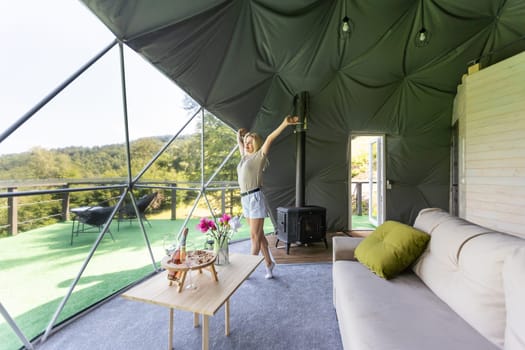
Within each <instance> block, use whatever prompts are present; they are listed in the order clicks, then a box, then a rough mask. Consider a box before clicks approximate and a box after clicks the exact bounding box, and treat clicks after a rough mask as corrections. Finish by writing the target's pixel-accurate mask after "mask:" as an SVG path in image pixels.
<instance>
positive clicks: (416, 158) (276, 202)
mask: <svg viewBox="0 0 525 350" xmlns="http://www.w3.org/2000/svg"><path fill="white" fill-rule="evenodd" d="M83 2H84V3H85V4H86V5H87V6H88V8H89V9H91V11H92V12H93V13H94V14H95V15H96V16H98V17H99V18H100V20H101V21H102V22H103V23H105V24H106V25H107V27H108V28H109V29H110V30H111V31H112V32H113V33H114V34H115V36H116V37H117V38H119V39H120V40H122V41H123V42H124V43H125V44H126V45H128V46H129V47H131V48H132V49H133V50H135V51H136V52H138V53H139V54H140V55H142V56H143V57H144V58H145V59H146V60H148V61H149V62H151V63H152V64H153V65H155V66H156V67H157V68H158V69H159V70H160V71H161V72H163V73H164V74H165V75H166V76H168V77H169V78H170V79H172V80H173V81H174V82H175V83H176V84H178V85H179V86H180V87H181V88H182V89H184V90H185V91H186V92H187V93H188V94H189V95H191V96H192V97H193V98H194V99H195V100H196V101H197V102H199V103H200V104H201V105H202V106H204V107H205V108H206V109H207V110H209V111H210V112H212V113H214V114H215V115H216V116H218V117H219V118H220V119H222V120H223V121H225V122H226V123H227V124H229V125H231V126H232V127H234V128H239V127H247V128H250V129H254V130H256V131H258V132H259V133H261V134H262V135H263V136H265V135H266V134H268V133H269V132H270V131H271V130H272V129H273V128H275V127H276V126H277V125H278V123H279V122H280V121H281V120H282V118H283V117H284V116H285V115H286V114H288V113H290V112H291V111H292V106H293V98H294V96H295V95H296V94H298V93H299V92H301V91H308V92H309V94H310V111H311V113H310V120H309V123H308V126H309V128H308V131H307V136H306V139H307V141H306V203H307V204H308V205H319V206H323V207H326V208H327V220H328V226H329V229H330V230H333V229H345V228H347V222H348V189H347V186H348V164H347V163H348V159H347V158H348V155H347V151H348V142H349V135H350V133H351V132H356V131H362V132H377V133H385V134H386V150H387V154H386V178H387V179H389V180H390V181H391V182H392V184H393V186H392V189H391V190H388V191H387V197H386V207H387V211H386V218H387V219H392V220H400V221H402V222H405V223H412V222H413V220H414V218H415V216H416V214H417V212H418V211H419V210H420V209H421V208H424V207H429V206H432V207H441V208H445V209H447V208H448V205H449V201H448V198H449V182H450V181H449V177H450V175H449V173H450V171H449V168H450V165H449V162H450V157H449V153H450V137H451V116H452V107H453V100H454V96H455V94H456V87H457V85H458V84H459V83H460V82H461V77H462V75H463V74H465V73H466V72H467V67H468V66H469V63H471V62H473V61H480V62H481V64H482V66H487V65H490V64H493V63H494V62H497V61H499V60H501V59H504V58H506V57H509V56H512V55H514V54H516V53H519V52H521V51H523V50H524V49H525V40H524V37H525V1H523V0H462V1H458V0H389V1H384V0H382V1H379V0H347V1H344V0H322V1H321V0H316V1H314V0H310V1H307V0H303V1H299V0H286V1H281V0H257V1H255V0H251V1H250V0H234V1H219V0H215V1H211V0H208V1H206V0H192V1H173V0H156V1H152V2H151V1H138V0H113V1H107V0H83ZM345 17H347V18H348V19H349V22H348V23H349V31H348V32H344V31H342V25H343V19H344V18H345ZM422 28H424V29H425V35H426V37H427V38H429V41H428V42H425V41H424V42H420V41H418V40H417V38H418V37H419V35H420V34H419V32H420V30H421V29H422ZM291 133H292V130H291V128H290V129H289V130H287V131H286V133H285V134H284V135H283V136H282V137H280V139H279V140H278V142H276V144H275V145H274V146H273V148H272V151H271V154H270V163H271V166H270V167H269V170H268V171H267V173H266V174H265V187H266V193H267V195H268V199H269V202H270V205H271V207H272V208H273V210H275V208H276V207H278V206H288V205H293V203H294V198H295V138H294V137H293V136H292V135H291Z"/></svg>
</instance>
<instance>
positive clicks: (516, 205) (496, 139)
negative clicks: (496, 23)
mask: <svg viewBox="0 0 525 350" xmlns="http://www.w3.org/2000/svg"><path fill="white" fill-rule="evenodd" d="M460 90H461V94H459V93H458V95H457V96H456V102H455V104H456V105H458V106H462V109H463V113H458V115H457V116H456V117H455V118H456V119H457V120H458V123H459V139H460V153H459V163H460V164H459V178H460V180H459V216H460V217H463V218H465V219H467V220H469V221H472V222H475V223H477V224H479V225H482V226H486V227H489V228H492V229H495V230H498V231H503V232H508V233H511V234H515V235H518V236H522V237H525V52H523V53H521V54H519V55H516V56H514V57H511V58H509V59H507V60H505V61H502V62H499V63H498V64H495V65H493V66H490V67H487V68H485V69H481V70H479V71H478V72H475V73H473V74H471V75H468V76H466V77H465V78H464V79H463V84H462V85H461V87H460V88H458V92H459V91H460ZM456 109H457V108H456ZM453 119H454V118H453ZM462 148H463V149H462Z"/></svg>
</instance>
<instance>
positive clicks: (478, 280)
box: [413, 212, 525, 347]
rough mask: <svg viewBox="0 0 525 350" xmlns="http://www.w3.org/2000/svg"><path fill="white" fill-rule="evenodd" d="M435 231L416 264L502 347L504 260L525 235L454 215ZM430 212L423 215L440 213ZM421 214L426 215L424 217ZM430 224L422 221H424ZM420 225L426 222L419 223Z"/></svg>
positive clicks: (462, 313) (431, 284)
mask: <svg viewBox="0 0 525 350" xmlns="http://www.w3.org/2000/svg"><path fill="white" fill-rule="evenodd" d="M434 215H439V216H440V218H439V220H440V224H438V225H437V226H435V227H434V228H433V230H432V239H431V240H430V243H429V244H428V246H427V248H426V250H425V252H424V253H423V254H422V255H421V257H420V258H419V259H418V261H417V262H416V263H415V264H414V266H413V269H414V271H415V272H416V274H417V275H418V276H419V277H420V278H421V279H422V280H423V282H425V284H426V285H427V286H428V287H429V288H430V289H431V290H432V291H433V292H434V293H436V294H437V295H438V296H439V297H440V298H441V299H442V300H443V301H444V302H446V303H447V304H448V305H449V306H450V307H451V308H452V309H453V310H454V311H456V312H457V313H458V314H459V315H460V316H461V317H463V318H464V319H465V321H467V322H468V323H470V324H471V325H472V326H473V327H474V328H475V329H476V330H478V332H480V333H481V334H482V335H483V336H485V337H486V338H487V339H489V340H490V341H492V342H493V343H494V344H496V345H497V346H499V347H503V343H504V337H505V323H506V322H505V320H506V308H505V295H504V291H503V280H502V267H503V261H504V260H505V258H506V257H507V256H509V254H511V253H512V252H513V251H514V249H516V247H520V246H525V240H523V239H520V238H517V237H514V236H510V235H506V234H503V233H499V232H494V231H491V230H490V229H487V228H484V227H481V226H478V225H475V224H472V223H470V222H468V221H465V220H463V219H460V218H457V217H453V216H450V217H449V218H448V219H443V215H442V213H439V212H434ZM431 216H432V215H430V213H427V215H426V218H425V219H424V220H423V221H425V220H429V221H433V220H435V218H432V217H431ZM420 219H421V218H420ZM424 224H425V223H424V222H422V221H421V220H420V225H424ZM420 227H421V226H420Z"/></svg>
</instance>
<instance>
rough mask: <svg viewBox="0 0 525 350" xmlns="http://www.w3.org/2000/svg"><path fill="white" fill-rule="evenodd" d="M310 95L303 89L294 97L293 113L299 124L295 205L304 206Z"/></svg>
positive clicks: (297, 127) (296, 129)
mask: <svg viewBox="0 0 525 350" xmlns="http://www.w3.org/2000/svg"><path fill="white" fill-rule="evenodd" d="M309 99H310V96H309V94H308V91H303V92H301V93H299V94H298V95H295V98H294V115H297V116H299V121H300V124H298V125H296V127H295V134H296V157H297V158H296V167H295V206H296V207H304V206H305V199H304V197H305V148H306V147H305V144H306V130H307V126H308V118H309V116H310V115H309V114H310V108H309V107H310V101H309Z"/></svg>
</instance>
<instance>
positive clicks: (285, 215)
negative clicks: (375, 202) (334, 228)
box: [275, 92, 328, 254]
mask: <svg viewBox="0 0 525 350" xmlns="http://www.w3.org/2000/svg"><path fill="white" fill-rule="evenodd" d="M308 106H309V96H308V92H302V93H301V94H299V95H297V96H296V98H295V100H294V115H298V116H299V117H300V118H301V124H299V125H298V126H297V127H296V129H295V134H296V137H297V142H296V156H297V161H296V169H295V176H296V183H295V207H279V208H277V241H276V243H275V246H276V247H277V245H278V244H279V241H283V242H285V243H286V254H290V245H291V244H292V243H298V244H306V243H310V242H319V241H323V242H324V244H325V247H326V248H327V249H328V243H327V242H326V209H325V208H323V207H318V206H313V205H311V206H307V205H305V200H304V192H305V191H304V187H305V185H304V173H305V138H306V136H305V134H306V129H307V122H308V116H309V108H308Z"/></svg>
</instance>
